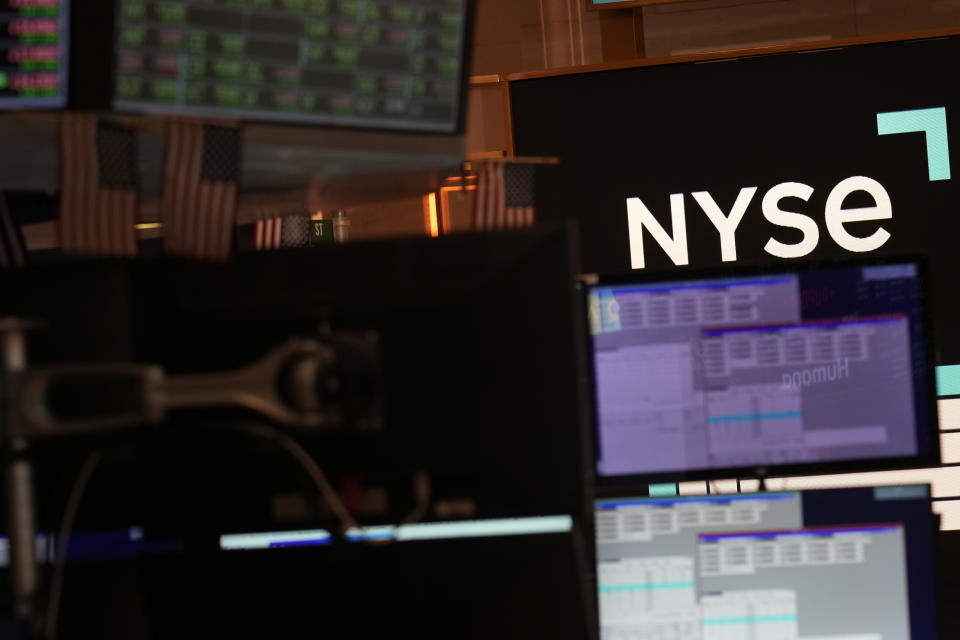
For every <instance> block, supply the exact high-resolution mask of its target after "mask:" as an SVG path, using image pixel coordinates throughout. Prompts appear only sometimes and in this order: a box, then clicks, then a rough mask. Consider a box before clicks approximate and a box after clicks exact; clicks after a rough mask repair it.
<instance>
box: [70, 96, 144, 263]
mask: <svg viewBox="0 0 960 640" xmlns="http://www.w3.org/2000/svg"><path fill="white" fill-rule="evenodd" d="M138 178H139V176H138V173H137V134H136V131H134V130H133V129H129V128H126V127H122V126H119V125H117V124H114V123H112V122H106V121H102V120H100V119H98V118H97V116H95V115H87V114H68V115H65V116H63V120H62V121H61V123H60V227H59V229H60V246H61V247H62V248H63V250H64V252H67V253H93V254H101V255H113V256H132V255H136V253H137V236H136V231H135V229H134V225H135V224H136V222H137V209H138V207H139V199H138V194H137V192H138V186H139V179H138Z"/></svg>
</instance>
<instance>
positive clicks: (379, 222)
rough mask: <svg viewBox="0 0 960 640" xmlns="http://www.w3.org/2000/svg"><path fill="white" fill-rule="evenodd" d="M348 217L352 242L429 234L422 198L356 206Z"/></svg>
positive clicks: (348, 213) (348, 211)
mask: <svg viewBox="0 0 960 640" xmlns="http://www.w3.org/2000/svg"><path fill="white" fill-rule="evenodd" d="M347 216H348V217H349V219H350V232H349V233H350V235H349V239H350V241H359V240H373V239H376V238H385V237H391V236H422V235H426V226H425V224H424V215H423V198H422V197H420V198H411V199H406V200H396V201H393V202H381V203H376V204H369V205H363V206H360V207H355V208H352V209H348V210H347Z"/></svg>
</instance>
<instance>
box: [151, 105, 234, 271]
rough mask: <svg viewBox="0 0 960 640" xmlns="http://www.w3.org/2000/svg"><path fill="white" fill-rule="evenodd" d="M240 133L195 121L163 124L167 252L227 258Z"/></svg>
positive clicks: (232, 129)
mask: <svg viewBox="0 0 960 640" xmlns="http://www.w3.org/2000/svg"><path fill="white" fill-rule="evenodd" d="M241 138H242V132H241V130H240V129H239V128H237V127H224V126H215V125H208V124H200V123H194V122H171V123H170V124H169V125H168V126H167V150H166V162H165V166H164V175H163V199H162V204H161V207H162V212H163V220H164V247H165V249H166V251H168V252H170V253H175V254H178V255H182V256H189V257H193V258H199V259H202V260H213V261H224V260H226V259H227V258H229V257H230V249H231V247H232V244H233V231H234V224H235V222H236V217H237V201H238V193H239V182H240V152H241Z"/></svg>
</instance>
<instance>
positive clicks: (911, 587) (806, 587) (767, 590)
mask: <svg viewBox="0 0 960 640" xmlns="http://www.w3.org/2000/svg"><path fill="white" fill-rule="evenodd" d="M596 518H597V520H596V524H597V580H598V598H599V607H600V627H601V638H602V639H603V640H610V639H613V638H658V639H659V638H677V639H678V640H687V639H689V640H728V639H729V640H739V639H741V638H744V639H746V638H778V639H780V638H783V639H790V640H798V639H808V638H809V639H813V638H818V639H821V638H831V639H833V638H836V639H841V638H842V639H844V640H847V639H849V640H853V639H856V640H908V639H909V638H930V639H935V638H936V637H937V618H936V616H937V612H936V603H935V598H934V593H935V584H934V566H935V562H934V555H933V550H932V540H933V539H934V530H935V527H934V517H933V515H932V514H931V512H930V500H929V490H928V487H927V486H925V485H918V486H901V487H880V488H857V489H840V490H825V491H805V492H791V493H760V494H731V495H712V496H685V497H670V498H636V499H633V498H618V499H609V500H607V499H604V500H598V501H597V502H596Z"/></svg>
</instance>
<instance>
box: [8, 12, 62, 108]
mask: <svg viewBox="0 0 960 640" xmlns="http://www.w3.org/2000/svg"><path fill="white" fill-rule="evenodd" d="M69 9H70V3H69V0H0V109H43V108H51V109H54V108H59V107H63V106H65V105H66V101H67V71H68V57H69V46H70V43H69V37H68V36H69V31H70V29H69V25H70V16H69V13H70V11H69Z"/></svg>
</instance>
